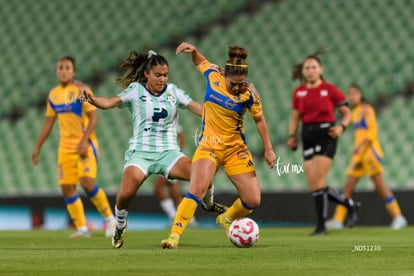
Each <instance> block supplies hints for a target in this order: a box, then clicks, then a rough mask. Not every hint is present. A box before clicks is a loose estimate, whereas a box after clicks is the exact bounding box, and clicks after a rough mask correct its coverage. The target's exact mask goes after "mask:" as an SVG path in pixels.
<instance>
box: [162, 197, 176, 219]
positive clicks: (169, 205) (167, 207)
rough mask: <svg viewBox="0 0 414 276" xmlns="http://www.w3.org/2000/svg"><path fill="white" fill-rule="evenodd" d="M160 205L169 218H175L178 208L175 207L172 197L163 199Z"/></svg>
mask: <svg viewBox="0 0 414 276" xmlns="http://www.w3.org/2000/svg"><path fill="white" fill-rule="evenodd" d="M160 206H161V209H162V210H163V211H164V212H165V213H166V214H167V216H168V218H169V219H174V218H175V213H176V211H177V210H176V209H175V205H174V201H173V200H172V198H167V199H163V200H161V201H160Z"/></svg>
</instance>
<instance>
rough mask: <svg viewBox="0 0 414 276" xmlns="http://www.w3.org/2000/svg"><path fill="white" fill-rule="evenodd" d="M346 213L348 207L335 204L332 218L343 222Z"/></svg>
mask: <svg viewBox="0 0 414 276" xmlns="http://www.w3.org/2000/svg"><path fill="white" fill-rule="evenodd" d="M347 213H348V209H346V207H345V206H343V205H340V204H338V205H336V208H335V214H334V216H333V219H334V220H336V221H339V222H342V223H343V222H344V221H345V218H346V214H347Z"/></svg>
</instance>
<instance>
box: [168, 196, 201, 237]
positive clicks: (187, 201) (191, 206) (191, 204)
mask: <svg viewBox="0 0 414 276" xmlns="http://www.w3.org/2000/svg"><path fill="white" fill-rule="evenodd" d="M187 195H188V194H187ZM187 195H186V196H185V197H184V198H183V200H181V203H180V204H179V205H178V208H177V214H176V215H175V219H174V223H173V225H172V228H171V234H174V235H178V236H181V235H182V234H183V232H184V229H185V228H186V227H187V225H188V223H189V222H190V221H191V219H192V218H193V216H194V213H195V211H196V209H197V206H198V202H197V201H196V200H195V199H194V198H193V196H191V197H187Z"/></svg>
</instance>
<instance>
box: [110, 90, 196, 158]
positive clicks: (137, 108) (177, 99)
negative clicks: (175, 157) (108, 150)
mask: <svg viewBox="0 0 414 276" xmlns="http://www.w3.org/2000/svg"><path fill="white" fill-rule="evenodd" d="M118 97H119V98H120V99H121V101H122V105H121V108H123V107H128V108H129V110H130V112H131V115H132V124H133V126H134V129H133V134H132V137H131V138H130V139H129V148H128V150H135V151H144V152H163V151H168V150H175V149H178V150H179V149H180V147H179V146H178V144H177V124H178V108H182V109H185V108H186V107H187V105H188V104H189V103H190V102H191V101H192V99H191V98H190V96H189V95H188V94H187V93H186V92H185V91H184V90H182V89H179V88H178V87H177V86H175V85H174V84H167V85H166V87H165V89H164V91H163V92H161V93H160V94H159V95H154V94H152V93H151V92H149V91H148V90H147V89H146V88H145V86H144V85H143V84H141V83H137V82H133V83H131V84H130V85H129V86H128V88H126V89H125V90H124V91H122V92H121V93H119V94H118Z"/></svg>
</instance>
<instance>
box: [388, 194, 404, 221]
mask: <svg viewBox="0 0 414 276" xmlns="http://www.w3.org/2000/svg"><path fill="white" fill-rule="evenodd" d="M385 208H386V209H387V211H388V213H389V214H390V216H391V217H392V218H395V217H397V216H399V215H401V209H400V205H399V204H398V201H397V199H396V198H395V196H390V197H389V198H387V199H386V200H385Z"/></svg>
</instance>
